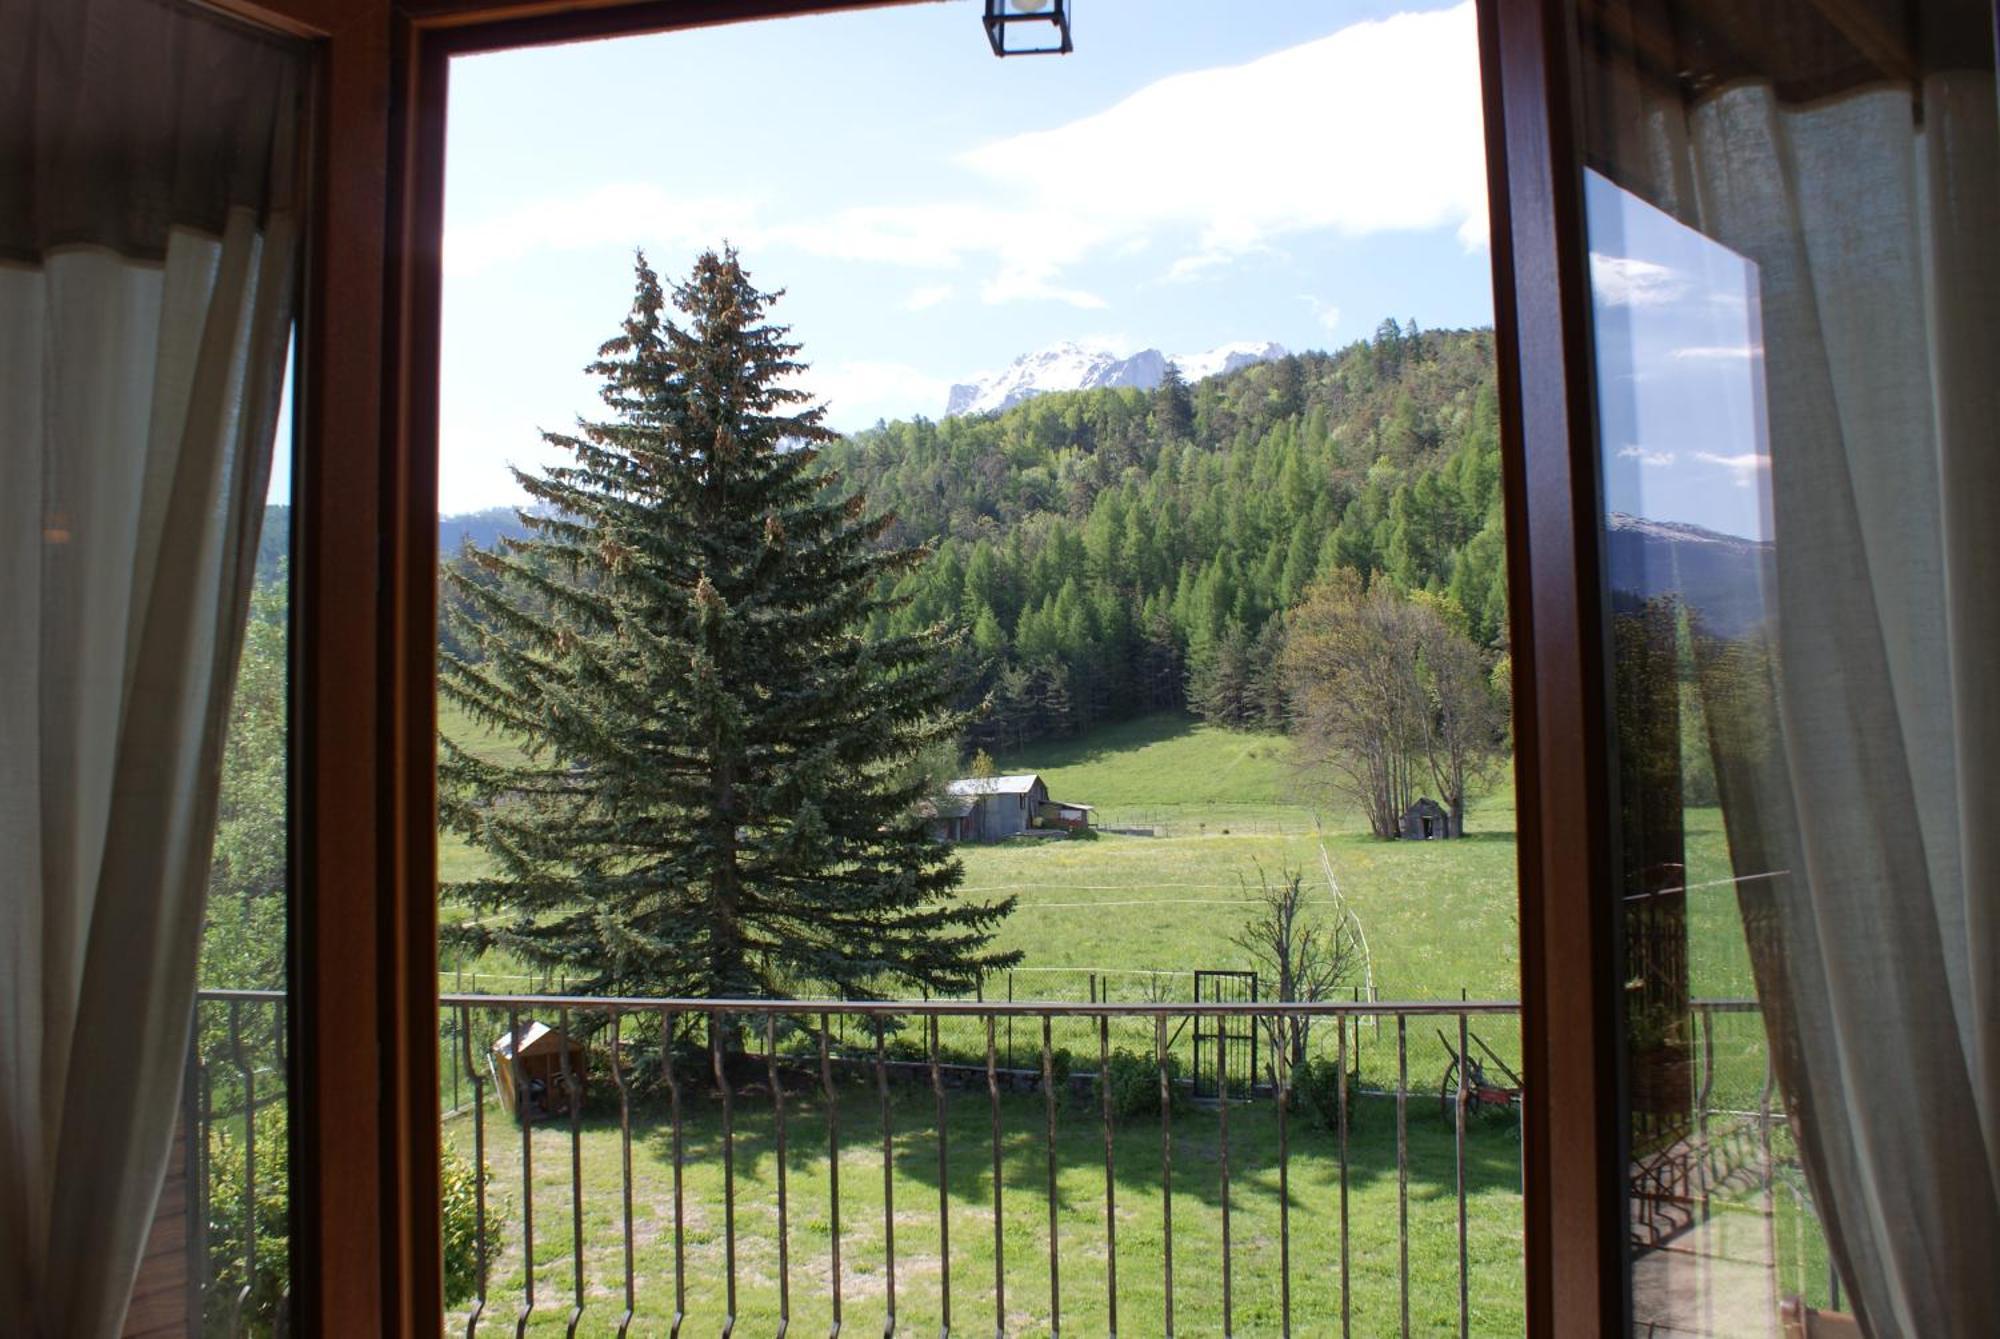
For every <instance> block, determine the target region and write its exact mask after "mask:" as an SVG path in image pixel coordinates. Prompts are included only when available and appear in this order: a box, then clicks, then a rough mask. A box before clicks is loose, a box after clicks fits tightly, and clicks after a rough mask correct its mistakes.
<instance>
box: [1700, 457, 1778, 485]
mask: <svg viewBox="0 0 2000 1339" xmlns="http://www.w3.org/2000/svg"><path fill="white" fill-rule="evenodd" d="M1694 458H1695V459H1696V460H1699V461H1700V462H1701V463H1702V464H1704V465H1715V466H1717V467H1719V468H1721V469H1724V470H1727V471H1728V472H1729V473H1730V474H1731V475H1733V476H1734V478H1733V479H1732V482H1733V483H1735V485H1736V486H1737V487H1738V488H1748V487H1750V486H1751V485H1752V484H1754V483H1756V482H1757V476H1758V475H1759V474H1761V473H1763V472H1764V471H1765V470H1768V469H1770V468H1771V458H1770V457H1769V456H1767V455H1764V454H1763V453H1762V452H1758V451H1745V452H1743V453H1742V454H1741V455H1734V456H1724V455H1717V454H1716V453H1715V452H1713V451H1697V452H1695V453H1694Z"/></svg>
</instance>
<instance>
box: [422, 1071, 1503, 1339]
mask: <svg viewBox="0 0 2000 1339" xmlns="http://www.w3.org/2000/svg"><path fill="white" fill-rule="evenodd" d="M892 1091H893V1092H894V1097H893V1099H892V1115H891V1126H892V1129H893V1148H894V1158H893V1164H894V1168H895V1175H894V1184H893V1192H892V1193H893V1196H894V1215H893V1221H894V1232H895V1243H896V1299H897V1306H896V1313H897V1330H898V1332H899V1333H904V1334H936V1333H939V1332H940V1329H941V1323H942V1298H943V1282H944V1279H943V1269H942V1265H941V1261H942V1259H943V1258H944V1252H942V1251H941V1250H940V1236H939V1223H940V1217H939V1215H940V1197H939V1161H938V1145H937V1136H936V1130H937V1122H936V1112H935V1107H934V1099H933V1097H932V1095H931V1094H930V1093H929V1092H928V1091H927V1090H922V1089H918V1088H916V1087H903V1088H900V1089H894V1090H892ZM838 1092H839V1103H838V1112H839V1120H838V1125H839V1139H840V1147H841V1156H840V1163H839V1165H840V1214H841V1218H840V1241H841V1255H842V1287H841V1291H842V1299H843V1304H844V1314H843V1321H844V1324H843V1332H846V1333H856V1334H880V1333H882V1332H883V1322H884V1319H885V1313H886V1311H887V1271H886V1254H887V1253H886V1251H885V1247H884V1242H885V1231H884V1212H883V1206H884V1195H883V1176H882V1127H881V1121H880V1106H879V1104H878V1102H877V1100H876V1097H875V1094H874V1091H873V1089H872V1088H871V1087H867V1086H863V1085H862V1084H860V1083H854V1084H851V1085H847V1086H844V1087H841V1088H840V1089H838ZM1044 1119H1045V1116H1044V1107H1043V1105H1042V1100H1041V1098H1040V1097H1038V1096H1034V1095H1025V1094H1024V1095H1018V1096H1016V1095H1009V1096H1006V1097H1003V1098H1002V1101H1001V1122H1002V1132H1001V1148H1002V1183H1001V1203H1002V1213H1001V1233H1002V1243H1003V1245H1002V1250H1003V1252H1004V1265H1005V1289H1006V1330H1007V1333H1009V1334H1015V1335H1037V1334H1047V1333H1049V1332H1050V1327H1049V1317H1050V1277H1049V1215H1048V1179H1047V1178H1048V1172H1049V1155H1048V1149H1047V1145H1046V1143H1045V1126H1044ZM1406 1119H1407V1137H1408V1147H1409V1169H1410V1175H1409V1226H1410V1231H1409V1251H1410V1282H1411V1286H1410V1307H1411V1326H1412V1332H1413V1333H1417V1334H1443V1333H1447V1332H1452V1331H1454V1330H1455V1329H1456V1325H1457V1305H1458V1302H1457V1298H1458V1253H1457V1252H1458V1246H1457V1240H1458V1238H1457V1229H1456V1222H1457V1217H1456V1175H1457V1162H1456V1156H1455V1150H1454V1143H1453V1140H1452V1135H1451V1130H1450V1127H1448V1126H1447V1125H1446V1124H1445V1122H1444V1121H1443V1120H1442V1118H1441V1117H1440V1115H1439V1114H1438V1111H1437V1108H1436V1105H1435V1104H1434V1103H1427V1102H1426V1103H1418V1102H1412V1103H1411V1104H1410V1106H1409V1108H1408V1113H1407V1117H1406ZM582 1124H583V1129H582V1132H581V1135H580V1139H579V1147H580V1149H581V1162H582V1167H583V1176H582V1184H583V1197H582V1214H583V1240H584V1243H585V1247H584V1251H583V1259H584V1273H585V1280H584V1300H585V1304H586V1305H585V1312H584V1320H583V1323H582V1324H581V1325H579V1327H578V1333H581V1334H591V1335H600V1334H610V1333H612V1332H613V1331H614V1330H615V1328H616V1322H617V1318H618V1316H619V1315H620V1313H621V1312H622V1310H623V1300H622V1295H623V1281H624V1275H623V1269H624V1260H623V1213H622V1197H621V1195H620V1189H621V1180H620V1166H621V1159H620V1139H619V1132H618V1126H617V1123H616V1120H615V1117H614V1116H613V1115H612V1114H610V1113H608V1112H606V1113H598V1114H592V1115H589V1116H586V1118H585V1119H584V1121H583V1122H582ZM735 1127H736V1141H735V1187H734V1189H735V1203H736V1211H735V1212H736V1218H735V1223H736V1242H737V1284H738V1302H737V1323H738V1332H739V1333H749V1334H770V1333H774V1332H775V1330H776V1323H777V1316H778V1282H779V1277H778V1275H779V1271H778V1258H777V1242H778V1217H777V1209H776V1205H777V1150H776V1139H775V1135H774V1124H773V1120H772V1115H771V1108H770V1104H769V1102H768V1101H767V1100H765V1101H759V1100H755V1099H739V1100H738V1102H737V1105H736V1110H735ZM787 1128H788V1134H789V1139H790V1144H789V1148H788V1157H787V1159H786V1178H787V1183H786V1191H787V1196H788V1204H787V1209H788V1213H787V1222H788V1227H789V1245H790V1256H791V1260H790V1267H791V1280H790V1282H791V1309H792V1323H793V1326H794V1327H795V1329H794V1332H795V1333H807V1334H824V1333H826V1332H827V1329H828V1327H829V1324H830V1321H831V1306H830V1301H829V1294H830V1288H831V1274H830V1251H829V1238H830V1231H831V1223H832V1217H831V1206H830V1200H829V1196H828V1165H829V1164H828V1160H827V1131H826V1124H825V1107H824V1105H823V1104H822V1103H821V1102H820V1101H818V1100H811V1101H807V1100H799V1099H793V1100H790V1101H788V1103H787ZM945 1129H946V1135H947V1138H946V1157H945V1164H944V1170H943V1177H944V1204H943V1210H944V1214H945V1223H946V1225H947V1228H948V1231H949V1235H950V1252H949V1258H950V1268H951V1322H952V1327H953V1332H954V1333H983V1334H991V1333H993V1332H994V1323H993V1322H994V1265H995V1251H994V1235H993V1161H992V1159H993V1145H992V1129H991V1114H990V1108H989V1106H988V1101H987V1097H986V1094H985V1093H984V1092H983V1091H965V1092H952V1093H951V1094H950V1096H949V1107H948V1112H947V1117H946V1122H945ZM1220 1130H1221V1123H1220V1119H1219V1117H1218V1114H1217V1113H1216V1112H1215V1111H1212V1110H1209V1111H1200V1110H1196V1111H1190V1112H1188V1113H1186V1114H1183V1115H1181V1116H1179V1117H1177V1118H1176V1119H1175V1121H1174V1123H1173V1195H1172V1214H1173V1248H1174V1306H1175V1322H1176V1324H1175V1329H1176V1331H1177V1332H1179V1333H1182V1334H1189V1335H1194V1334H1219V1333H1221V1332H1222V1324H1221V1322H1222V1306H1221V1289H1222V1276H1221V1260H1222V1237H1221V1232H1222V1189H1221V1175H1220V1172H1221V1157H1220V1154H1221V1147H1222V1145H1221V1138H1220ZM486 1134H487V1139H488V1159H489V1162H491V1163H492V1164H493V1165H495V1166H497V1167H499V1168H501V1169H503V1170H504V1173H505V1174H504V1175H503V1176H501V1177H500V1178H498V1179H497V1180H496V1181H495V1183H494V1185H493V1187H492V1189H491V1191H490V1192H489V1193H490V1194H491V1195H492V1196H493V1197H494V1199H495V1202H496V1204H497V1205H499V1206H500V1211H501V1212H502V1214H503V1215H504V1217H505V1220H506V1222H507V1233H508V1237H507V1241H506V1245H505V1249H504V1252H503V1254H502V1256H501V1258H500V1259H499V1260H498V1261H497V1262H496V1263H495V1265H494V1269H493V1286H492V1289H491V1298H492V1300H491V1301H490V1302H489V1306H488V1314H489V1316H492V1317H493V1318H494V1319H495V1320H496V1321H502V1320H503V1318H504V1321H503V1323H502V1324H501V1328H503V1329H504V1328H505V1326H506V1323H510V1322H511V1319H512V1317H513V1316H514V1315H515V1314H516V1312H517V1311H518V1309H519V1307H520V1304H521V1299H522V1284H523V1249H522V1248H523V1240H522V1237H523V1230H522V1221H523V1218H522V1214H521V1212H520V1209H521V1205H522V1202H523V1197H524V1193H525V1192H524V1191H523V1188H522V1185H521V1176H520V1171H519V1169H520V1166H521V1158H520V1155H519V1152H518V1149H519V1146H520V1139H521V1135H520V1131H519V1128H518V1127H517V1126H514V1125H512V1124H511V1123H509V1122H508V1121H507V1120H506V1118H505V1117H504V1116H503V1115H501V1114H499V1113H498V1112H497V1109H494V1108H489V1112H488V1121H487V1131H486ZM446 1137H447V1139H448V1140H449V1141H450V1142H451V1143H452V1144H453V1145H454V1146H455V1147H458V1148H460V1149H461V1150H463V1151H466V1152H470V1148H471V1141H472V1123H471V1121H470V1120H469V1119H467V1118H465V1117H459V1118H456V1119H453V1120H451V1121H449V1122H448V1123H447V1126H446ZM569 1138H570V1136H569V1130H568V1127H567V1125H566V1124H563V1123H561V1122H556V1123H552V1124H549V1125H543V1126H538V1127H536V1128H535V1129H534V1130H533V1132H532V1134H531V1139H532V1142H533V1163H534V1169H535V1170H534V1175H533V1187H534V1191H533V1193H534V1209H535V1241H534V1257H535V1262H536V1268H535V1276H536V1292H537V1298H538V1305H537V1311H536V1315H537V1317H538V1323H536V1324H534V1325H531V1326H530V1330H531V1332H535V1333H545V1332H560V1331H561V1329H562V1328H563V1327H564V1325H565V1324H566V1321H567V1316H568V1312H569V1309H570V1306H571V1304H572V1301H573V1297H574V1293H573V1272H572V1271H573V1263H572V1258H571V1253H570V1251H571V1243H572V1240H573V1238H572V1227H571V1223H572V1218H571V1213H572V1207H573V1201H572V1198H571V1194H570V1189H569V1187H570V1166H571V1162H570V1158H571V1150H570V1143H569ZM683 1138H684V1141H685V1153H686V1157H685V1166H686V1173H685V1174H686V1183H685V1186H684V1191H683V1194H684V1203H685V1205H686V1224H687V1226H686V1233H685V1236H686V1249H687V1290H688V1321H687V1324H686V1326H685V1327H684V1329H683V1333H688V1334H716V1333H720V1332H721V1331H722V1323H723V1319H724V1312H725V1306H726V1301H725V1299H726V1296H727V1290H726V1281H727V1267H726V1257H725V1232H724V1213H725V1210H724V1202H725V1199H724V1193H723V1171H722V1140H721V1119H720V1103H719V1101H718V1100H717V1099H716V1098H715V1097H714V1096H713V1095H711V1094H707V1093H702V1094H699V1095H695V1094H693V1093H692V1092H690V1095H689V1097H688V1098H687V1102H686V1106H685V1127H684V1133H683ZM671 1141H672V1134H671V1125H670V1122H669V1121H668V1120H667V1119H666V1114H665V1111H664V1110H663V1109H661V1108H660V1106H659V1105H658V1104H650V1105H648V1106H647V1107H646V1108H645V1109H644V1110H643V1111H635V1113H634V1118H633V1131H632V1166H633V1173H632V1177H633V1227H634V1240H635V1246H636V1250H635V1256H636V1259H635V1266H634V1272H635V1276H636V1278H635V1282H636V1285H637V1292H638V1296H639V1299H640V1306H639V1315H640V1318H641V1320H640V1324H639V1326H638V1328H637V1330H636V1331H635V1332H638V1333H648V1334H652V1333H664V1332H665V1329H666V1326H667V1324H668V1322H669V1321H670V1320H671V1316H672V1312H673V1240H674V1238H673V1181H672V1142H671ZM1290 1144H1291V1156H1290V1165H1289V1176H1290V1181H1289V1184H1290V1192H1291V1193H1290V1216H1291V1222H1290V1241H1291V1252H1292V1258H1291V1264H1290V1276H1291V1277H1290V1281H1291V1289H1292V1314H1293V1323H1294V1328H1295V1332H1296V1333H1300V1334H1325V1333H1328V1332H1329V1331H1334V1332H1337V1329H1336V1325H1335V1319H1334V1318H1336V1317H1337V1316H1338V1315H1339V1314H1340V1306H1341V1300H1342V1298H1341V1272H1340V1228H1339V1223H1340V1219H1339V1206H1340V1161H1339V1158H1338V1156H1337V1144H1336V1141H1335V1136H1334V1135H1333V1134H1332V1133H1330V1132H1328V1131H1326V1130H1324V1129H1322V1128H1319V1127H1318V1126H1316V1125H1314V1124H1312V1123H1311V1122H1309V1121H1307V1120H1305V1119H1304V1118H1303V1117H1301V1116H1294V1118H1293V1120H1292V1128H1291V1132H1290ZM1114 1147H1115V1161H1116V1175H1115V1178H1114V1180H1113V1189H1114V1192H1115V1195H1116V1200H1117V1218H1116V1223H1117V1251H1116V1257H1115V1259H1116V1268H1117V1305H1118V1312H1119V1322H1120V1326H1121V1328H1122V1329H1123V1331H1124V1332H1125V1333H1131V1334H1159V1333H1162V1332H1163V1331H1164V1328H1165V1327H1164V1324H1163V1319H1164V1297H1165V1287H1164V1274H1165V1271H1164V1260H1165V1249H1164V1247H1165V1239H1166V1233H1165V1220H1164V1210H1165V1207H1166V1203H1167V1201H1166V1197H1165V1196H1164V1195H1163V1194H1162V1190H1161V1183H1162V1177H1161V1172H1162V1157H1161V1136H1160V1128H1159V1121H1158V1118H1157V1117H1156V1116H1155V1117H1142V1118H1138V1119H1135V1120H1132V1121H1129V1122H1123V1123H1119V1124H1117V1125H1116V1126H1115V1135H1114ZM1395 1149H1396V1137H1395V1107H1394V1103H1393V1102H1390V1101H1387V1100H1382V1099H1372V1100H1369V1101H1365V1102H1357V1105H1356V1110H1355V1114H1354V1117H1353V1128H1352V1130H1351V1133H1350V1144H1349V1159H1348V1164H1347V1168H1348V1170H1347V1177H1348V1194H1349V1204H1348V1217H1349V1224H1350V1234H1351V1235H1350V1239H1349V1268H1350V1279H1351V1283H1350V1290H1349V1294H1348V1303H1349V1306H1350V1307H1351V1310H1352V1316H1353V1323H1354V1333H1356V1334H1359V1335H1376V1334H1388V1333H1392V1332H1394V1331H1395V1330H1396V1329H1397V1328H1398V1324H1399V1319H1398V1318H1399V1312H1400V1305H1401V1294H1400V1291H1399V1287H1398V1278H1399V1269H1398V1234H1397V1222H1398V1185H1397V1176H1396V1159H1395ZM1519 1151H1520V1146H1519V1140H1518V1136H1517V1134H1516V1131H1515V1128H1514V1125H1513V1122H1512V1121H1511V1120H1505V1119H1500V1120H1490V1121H1482V1122H1478V1123H1476V1124H1475V1126H1474V1128H1473V1130H1472V1131H1471V1134H1470V1137H1469V1139H1468V1142H1467V1153H1468V1156H1467V1164H1466V1165H1467V1179H1468V1187H1469V1200H1468V1205H1469V1207H1468V1214H1469V1218H1468V1225H1469V1232H1468V1256H1469V1263H1470V1271H1469V1276H1468V1284H1469V1288H1468V1291H1469V1294H1470V1306H1471V1317H1472V1332H1473V1333H1475V1334H1480V1335H1492V1334H1508V1333H1518V1332H1519V1331H1520V1329H1521V1325H1522V1309H1521V1282H1520V1273H1521V1228H1520V1200H1519V1193H1518V1189H1519V1176H1520V1172H1519ZM1104 1154H1105V1149H1104V1134H1103V1127H1102V1125H1101V1123H1100V1121H1099V1117H1098V1112H1097V1110H1096V1108H1095V1106H1094V1104H1093V1103H1091V1102H1088V1101H1074V1100H1072V1101H1071V1102H1069V1103H1068V1104H1066V1105H1065V1108H1064V1109H1063V1111H1062V1114H1061V1117H1060V1119H1059V1123H1058V1130H1057V1137H1056V1141H1055V1164H1056V1175H1057V1185H1056V1197H1057V1227H1056V1233H1057V1242H1058V1282H1059V1285H1060V1289H1061V1314H1062V1320H1063V1323H1064V1325H1065V1327H1067V1329H1068V1331H1069V1332H1071V1333H1080V1334H1103V1333H1106V1332H1107V1331H1108V1330H1109V1328H1110V1326H1109V1312H1108V1301H1107V1289H1108V1284H1109V1277H1108V1276H1109V1271H1110V1265H1111V1260H1112V1257H1111V1255H1110V1253H1109V1252H1108V1251H1107V1249H1106V1242H1105V1230H1104V1223H1105V1171H1104ZM1229 1160H1230V1177H1231V1190H1230V1207H1231V1221H1230V1232H1231V1243H1232V1250H1231V1252H1230V1259H1231V1261H1232V1266H1233V1277H1232V1280H1231V1283H1232V1294H1233V1310H1234V1315H1233V1319H1234V1322H1235V1326H1234V1332H1235V1333H1237V1334H1243V1335H1263V1334H1276V1333H1278V1331H1279V1328H1280V1287H1281V1277H1280V1273H1281V1271H1280V1251H1279V1239H1280V1231H1279V1226H1280V1224H1279V1213H1280V1201H1279V1196H1278V1171H1279V1157H1278V1130H1277V1118H1276V1113H1275V1108H1274V1107H1273V1106H1272V1105H1271V1104H1270V1103H1268V1102H1263V1103H1258V1104H1256V1105H1255V1106H1236V1107H1232V1108H1231V1111H1230V1113H1229ZM464 1310H465V1308H460V1309H459V1313H460V1314H462V1313H463V1311H464ZM796 1327H803V1329H799V1328H796ZM449 1328H456V1327H449Z"/></svg>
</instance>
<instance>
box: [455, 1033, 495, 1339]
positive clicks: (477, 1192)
mask: <svg viewBox="0 0 2000 1339" xmlns="http://www.w3.org/2000/svg"><path fill="white" fill-rule="evenodd" d="M458 1042H459V1049H460V1050H461V1051H462V1052H463V1053H464V1059H465V1076H466V1080H467V1082H469V1083H470V1084H471V1085H472V1231H473V1243H472V1250H473V1258H474V1260H475V1262H476V1266H477V1269H478V1273H477V1275H476V1276H475V1277H474V1279H473V1284H472V1288H473V1293H472V1298H473V1300H472V1314H471V1315H469V1316H467V1317H466V1318H465V1339H473V1336H474V1335H475V1334H477V1333H478V1332H479V1320H480V1317H481V1316H483V1315H484V1314H485V1313H486V1285H487V1275H488V1272H489V1270H490V1268H491V1266H490V1264H489V1262H488V1261H487V1259H486V1075H485V1072H484V1071H483V1070H481V1069H480V1068H479V1067H478V1066H477V1065H475V1064H473V1062H472V1009H471V1006H469V1005H463V1004H462V1005H460V1006H459V1007H458Z"/></svg>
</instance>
